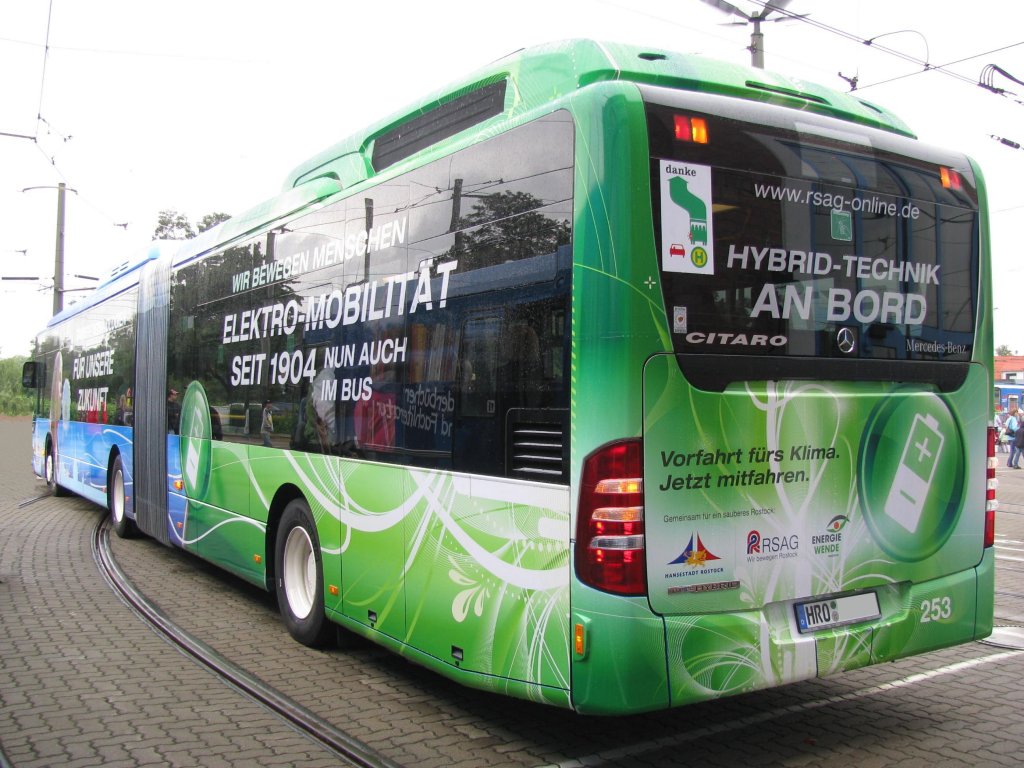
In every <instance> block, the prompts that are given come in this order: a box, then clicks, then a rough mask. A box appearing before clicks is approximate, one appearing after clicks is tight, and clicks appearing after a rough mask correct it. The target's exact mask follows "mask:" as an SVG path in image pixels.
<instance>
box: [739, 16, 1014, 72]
mask: <svg viewBox="0 0 1024 768" xmlns="http://www.w3.org/2000/svg"><path fill="white" fill-rule="evenodd" d="M751 2H752V3H754V4H755V5H758V6H760V7H761V8H766V7H767V6H768V1H767V0H751ZM772 9H773V10H774V11H775V12H777V13H780V14H782V15H784V16H788V17H789V18H791V19H795V20H796V21H801V22H803V23H804V24H810V25H811V26H812V27H815V28H816V29H820V30H822V31H824V32H829V33H830V34H833V35H838V36H839V37H842V38H844V39H846V40H850V41H852V42H855V43H860V44H862V45H868V46H870V47H871V48H873V49H875V50H877V51H881V52H883V53H885V54H888V55H890V56H895V57H896V58H898V59H902V60H903V61H906V62H909V63H911V64H914V65H916V66H918V67H920V68H921V69H920V71H917V72H910V73H907V74H903V75H898V76H897V77H893V78H890V79H888V80H882V81H879V82H877V83H869V84H868V85H858V86H857V89H858V90H863V89H865V88H870V87H873V86H876V85H882V84H884V83H890V82H893V81H894V80H901V79H904V78H907V77H912V76H915V75H921V74H924V73H925V72H938V73H940V74H942V75H945V76H947V77H951V78H953V79H954V80H959V81H960V82H962V83H966V84H968V85H971V86H977V85H978V83H977V82H975V80H974V79H973V78H970V77H967V76H966V75H961V74H960V73H958V72H952V71H950V70H949V69H947V67H950V66H952V65H954V64H960V63H962V62H965V61H970V60H971V59H976V58H980V57H981V56H990V55H992V54H993V53H999V52H1000V51H1005V50H1008V49H1009V48H1014V47H1017V46H1020V45H1024V41H1021V42H1017V43H1011V44H1010V45H1006V46H1003V47H1001V48H996V49H994V50H991V51H987V52H984V53H978V54H975V55H973V56H968V57H966V58H963V59H957V60H956V61H951V62H948V63H946V64H937V65H936V64H931V63H930V62H928V61H925V60H922V59H919V58H918V57H916V56H911V55H910V54H907V53H903V52H902V51H899V50H896V49H895V48H890V47H889V46H886V45H879V44H878V43H876V42H874V40H875V39H877V37H876V38H863V37H860V36H859V35H855V34H853V33H852V32H847V31H846V30H843V29H839V28H838V27H833V26H832V25H830V24H825V23H823V22H820V21H818V20H817V19H814V18H811V17H810V16H804V15H802V14H798V13H794V12H793V11H789V10H787V9H785V8H779V7H777V6H774V5H773V6H772Z"/></svg>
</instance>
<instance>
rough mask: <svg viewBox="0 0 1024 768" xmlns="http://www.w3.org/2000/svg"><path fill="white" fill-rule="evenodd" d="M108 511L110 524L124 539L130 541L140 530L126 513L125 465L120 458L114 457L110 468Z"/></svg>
mask: <svg viewBox="0 0 1024 768" xmlns="http://www.w3.org/2000/svg"><path fill="white" fill-rule="evenodd" d="M107 509H109V510H110V524H111V526H112V527H113V528H114V533H116V534H117V535H118V536H119V537H120V538H122V539H130V538H131V537H132V536H134V535H135V534H136V532H137V531H138V528H136V527H135V521H134V520H132V519H131V518H130V517H128V514H127V512H126V511H125V495H124V464H123V463H122V462H121V457H120V456H115V457H114V463H113V464H111V466H110V480H109V482H108V483H107Z"/></svg>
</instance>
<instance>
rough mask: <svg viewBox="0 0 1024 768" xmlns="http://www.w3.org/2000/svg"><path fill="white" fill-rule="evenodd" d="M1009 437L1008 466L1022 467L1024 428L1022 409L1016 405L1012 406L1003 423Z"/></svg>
mask: <svg viewBox="0 0 1024 768" xmlns="http://www.w3.org/2000/svg"><path fill="white" fill-rule="evenodd" d="M1003 429H1004V430H1005V432H1006V436H1007V438H1009V440H1010V458H1009V459H1008V460H1007V462H1006V466H1008V467H1011V468H1013V469H1020V454H1021V448H1024V429H1021V424H1020V411H1018V410H1017V407H1016V406H1013V407H1012V408H1010V415H1009V417H1008V418H1007V419H1006V423H1005V424H1003Z"/></svg>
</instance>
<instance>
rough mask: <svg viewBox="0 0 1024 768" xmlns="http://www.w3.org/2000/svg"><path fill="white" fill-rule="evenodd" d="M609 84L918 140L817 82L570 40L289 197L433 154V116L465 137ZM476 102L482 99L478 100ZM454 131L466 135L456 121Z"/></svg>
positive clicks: (376, 140) (416, 111) (410, 121)
mask: <svg viewBox="0 0 1024 768" xmlns="http://www.w3.org/2000/svg"><path fill="white" fill-rule="evenodd" d="M609 81H625V82H634V83H647V84H652V85H662V86H667V87H672V88H679V89H682V90H690V91H700V92H704V93H713V94H720V95H726V96H733V97H736V98H741V99H748V100H751V101H760V102H765V103H771V104H776V105H781V106H786V107H790V108H792V109H798V110H802V111H806V112H815V113H818V114H823V115H828V116H831V117H836V118H839V119H842V120H846V121H849V122H854V123H859V124H861V125H866V126H870V127H872V128H878V129H881V130H884V131H889V132H892V133H896V134H900V135H903V136H909V137H911V138H916V137H915V136H914V134H913V133H912V132H911V131H910V129H909V128H908V127H907V126H906V125H905V124H904V123H903V121H902V120H900V119H899V118H898V117H897V116H896V115H894V114H893V113H892V112H889V111H888V110H886V109H883V108H881V107H878V106H876V105H874V104H871V103H869V102H866V101H863V100H862V99H859V98H856V97H854V96H852V95H850V94H848V93H841V92H839V91H834V90H832V89H829V88H825V87H823V86H820V85H816V84H814V83H808V82H806V81H803V80H797V79H794V78H789V77H785V76H783V75H779V74H774V73H771V72H767V71H765V70H761V69H751V68H749V67H744V66H740V65H736V64H728V63H724V62H721V61H716V60H714V59H709V58H706V57H704V56H697V55H692V54H689V55H688V54H681V53H675V52H672V51H667V50H663V49H656V48H643V47H640V46H636V45H625V44H618V43H607V42H597V41H593V40H568V41H563V42H558V43H550V44H547V45H542V46H537V47H534V48H528V49H524V50H521V51H517V52H515V53H513V54H511V55H509V56H506V57H504V58H502V59H499V60H497V61H495V62H493V63H492V64H489V65H488V66H485V67H483V68H481V69H479V70H477V71H476V72H474V73H473V74H471V75H469V76H467V77H465V78H463V79H462V80H460V81H458V82H456V83H453V84H450V85H448V86H447V87H445V88H442V89H441V90H438V91H435V92H434V93H433V94H431V95H429V96H427V97H425V98H423V99H422V100H420V101H418V102H416V103H415V104H413V105H411V106H410V107H409V108H407V109H404V110H402V111H400V112H398V113H396V114H394V115H392V116H390V117H389V118H386V119H384V120H381V121H379V122H377V123H374V124H372V125H371V126H370V127H369V128H367V129H366V130H365V131H363V132H360V133H357V134H355V135H353V136H350V137H349V138H347V139H344V140H342V141H340V142H338V143H337V144H334V145H333V146H331V147H329V148H328V149H326V150H324V151H322V152H320V153H319V154H317V155H315V156H313V157H312V158H310V159H309V160H307V161H306V162H304V163H302V164H301V165H299V166H298V167H296V168H295V169H294V170H293V171H292V172H291V174H289V176H288V178H287V179H286V181H285V185H284V188H285V189H289V188H292V187H297V186H299V185H302V184H305V183H308V182H309V181H312V180H315V179H320V178H330V179H334V180H336V181H338V182H339V183H340V184H341V186H342V187H348V186H351V185H353V184H356V183H358V182H360V181H363V180H365V179H367V178H370V177H372V176H374V175H375V173H377V172H379V171H380V170H383V168H382V166H381V163H380V162H379V161H378V160H379V158H378V155H379V154H380V153H379V149H380V145H381V143H382V142H389V143H394V142H396V141H398V142H401V141H403V140H404V141H409V142H411V143H412V144H413V145H414V146H415V147H416V149H415V150H414V151H418V149H419V148H423V147H426V146H429V145H430V143H431V142H430V141H429V136H430V132H431V131H434V135H438V133H439V132H438V131H437V130H436V128H435V127H434V126H433V125H431V121H430V120H429V118H428V115H431V116H433V115H438V116H440V117H441V119H442V120H444V119H450V115H451V113H452V112H453V111H455V109H454V108H457V105H458V104H459V103H460V102H462V103H463V104H464V105H465V106H466V107H467V108H468V110H469V111H471V112H472V113H473V114H474V115H475V116H476V119H475V121H474V120H473V118H472V117H471V118H469V119H468V120H467V121H466V122H464V124H463V125H464V128H468V127H470V126H480V125H482V124H483V123H485V122H487V121H488V120H499V119H501V118H500V117H499V116H503V117H504V118H507V117H509V116H510V115H513V114H522V113H524V112H528V111H530V110H532V109H536V108H537V107H539V106H541V105H543V104H545V103H548V102H551V101H553V100H557V99H559V98H562V97H565V96H567V95H569V94H571V93H573V92H575V91H578V90H580V89H582V88H585V87H586V86H588V85H591V84H594V83H599V82H609ZM498 83H506V84H507V86H508V87H507V88H505V89H504V90H503V91H502V92H501V94H500V96H502V97H503V100H502V103H501V104H500V106H499V107H498V108H497V109H496V110H492V111H490V112H488V111H487V105H486V103H485V102H486V99H487V94H486V93H485V92H487V91H488V89H490V90H491V91H493V87H494V86H495V84H498ZM474 94H482V95H480V96H478V97H476V98H474ZM445 112H447V113H448V114H445ZM433 122H435V123H436V122H437V121H436V120H435V121H433ZM454 127H455V128H458V127H459V123H458V122H457V121H455V126H454ZM457 132H458V130H454V131H448V132H446V133H445V132H443V129H442V131H441V132H440V133H441V135H439V137H438V138H437V139H436V140H437V141H439V140H441V139H443V138H446V137H448V136H451V135H454V134H455V133H457ZM406 154H407V155H408V154H412V152H407V153H406ZM400 159H401V158H400ZM396 162H397V161H396ZM383 167H387V166H386V165H384V166H383Z"/></svg>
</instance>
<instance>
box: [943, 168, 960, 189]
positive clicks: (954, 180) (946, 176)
mask: <svg viewBox="0 0 1024 768" xmlns="http://www.w3.org/2000/svg"><path fill="white" fill-rule="evenodd" d="M939 181H941V182H942V186H944V187H945V188H946V189H951V190H953V191H954V192H959V191H961V190H962V189H963V188H964V182H963V178H962V177H961V176H960V173H959V172H957V171H954V170H953V169H952V168H946V167H945V166H939Z"/></svg>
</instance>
